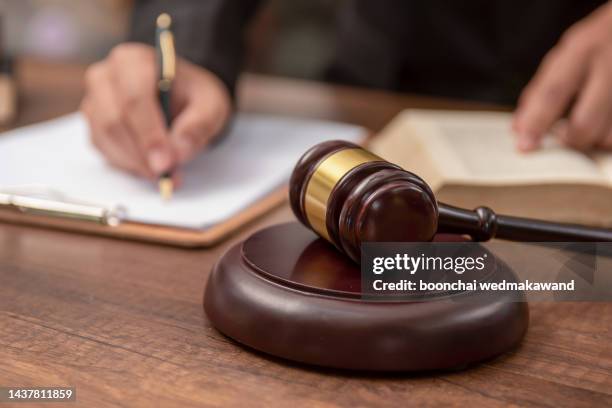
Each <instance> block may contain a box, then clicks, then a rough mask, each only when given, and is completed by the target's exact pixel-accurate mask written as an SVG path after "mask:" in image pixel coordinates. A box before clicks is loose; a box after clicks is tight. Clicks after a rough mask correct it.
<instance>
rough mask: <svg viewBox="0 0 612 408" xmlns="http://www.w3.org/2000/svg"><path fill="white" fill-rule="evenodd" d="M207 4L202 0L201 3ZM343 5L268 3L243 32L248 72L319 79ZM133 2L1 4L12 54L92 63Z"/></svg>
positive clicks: (332, 0) (327, 0)
mask: <svg viewBox="0 0 612 408" xmlns="http://www.w3.org/2000/svg"><path fill="white" fill-rule="evenodd" d="M201 1H206V0H201ZM342 2H343V1H342V0H291V1H287V0H270V1H267V2H264V6H263V7H262V8H261V10H260V12H259V14H258V15H257V17H256V19H255V20H254V21H253V24H252V25H251V27H250V29H249V30H248V31H247V44H248V53H247V56H246V65H247V67H246V68H247V69H248V70H250V71H255V72H262V73H268V74H273V75H283V76H292V77H300V78H312V79H317V78H320V77H321V75H322V72H323V69H324V67H325V66H326V64H327V61H328V60H329V57H330V55H331V53H332V52H333V49H332V44H333V41H331V38H332V37H333V26H334V21H335V15H336V11H337V9H338V7H340V6H341V5H342ZM131 8H132V0H0V15H1V16H2V19H3V28H2V34H3V37H4V38H3V40H2V41H3V43H4V49H5V50H6V51H8V52H9V53H10V54H12V55H17V56H19V55H34V56H39V57H44V58H52V59H58V60H72V61H80V62H93V61H96V60H98V59H101V58H103V57H104V56H105V55H106V54H107V53H108V51H109V50H110V49H111V48H112V47H113V46H114V45H115V44H117V43H119V42H120V41H122V40H124V38H125V35H126V32H127V29H128V24H129V16H130V11H131Z"/></svg>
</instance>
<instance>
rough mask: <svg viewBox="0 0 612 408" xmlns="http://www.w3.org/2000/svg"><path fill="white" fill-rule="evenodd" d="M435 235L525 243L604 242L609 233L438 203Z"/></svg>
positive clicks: (611, 235) (488, 209) (487, 210)
mask: <svg viewBox="0 0 612 408" xmlns="http://www.w3.org/2000/svg"><path fill="white" fill-rule="evenodd" d="M438 211H439V216H438V232H440V233H453V234H467V235H470V236H471V237H472V238H473V239H474V240H475V241H488V240H489V239H491V238H500V239H507V240H512V241H525V242H538V241H541V242H546V241H557V242H606V241H612V229H605V228H595V227H585V226H581V225H574V224H563V223H556V222H548V221H538V220H533V219H529V218H519V217H511V216H507V215H497V214H495V212H493V210H491V209H490V208H487V207H478V208H476V209H475V210H473V211H471V210H465V209H463V208H457V207H453V206H450V205H446V204H442V203H439V207H438Z"/></svg>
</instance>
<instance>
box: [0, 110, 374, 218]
mask: <svg viewBox="0 0 612 408" xmlns="http://www.w3.org/2000/svg"><path fill="white" fill-rule="evenodd" d="M365 135H366V131H365V129H363V128H361V127H358V126H352V125H346V124H341V123H335V122H328V121H317V120H308V119H296V118H284V117H275V116H268V115H256V114H238V115H237V117H236V118H235V120H234V121H233V123H232V125H231V128H230V130H229V132H228V134H227V135H225V137H224V138H222V139H221V140H220V141H219V142H218V143H216V144H215V145H213V146H212V147H210V148H209V149H208V150H206V151H205V152H203V153H202V154H201V155H200V156H199V157H198V158H197V159H195V160H194V161H192V162H191V163H189V164H188V165H187V166H185V167H184V168H183V169H182V172H183V185H182V186H181V187H180V188H179V189H178V190H177V191H176V192H175V195H174V197H173V198H172V199H171V200H170V201H167V202H165V201H163V200H162V199H161V198H160V195H159V192H158V191H157V183H155V182H152V181H148V180H143V179H141V178H138V177H135V176H131V175H129V174H126V173H124V172H122V171H120V170H117V169H115V168H113V167H111V166H110V165H108V164H107V163H106V162H105V160H104V159H103V157H102V156H101V155H100V154H99V153H98V152H97V151H96V150H95V149H94V148H93V146H92V145H91V143H90V141H89V136H88V128H87V124H86V122H85V120H84V118H83V117H82V116H81V115H80V114H78V113H75V114H71V115H68V116H65V117H62V118H59V119H55V120H52V121H48V122H43V123H40V124H36V125H32V126H28V127H25V128H21V129H16V130H13V131H10V132H6V133H4V134H1V135H0V191H3V190H4V191H10V192H12V193H15V192H18V191H22V190H23V191H28V192H34V191H38V190H44V191H47V192H51V193H53V194H54V195H58V194H61V195H62V196H65V197H66V198H68V199H70V200H78V201H84V202H87V203H91V204H95V205H100V206H104V207H108V208H111V207H115V206H122V207H124V208H125V209H126V210H127V217H126V218H127V219H128V220H130V221H138V222H143V223H147V224H159V225H168V226H176V227H186V228H194V229H199V228H205V227H208V226H211V225H214V224H217V223H219V222H222V221H224V220H227V219H229V218H230V217H232V216H233V215H235V214H237V213H238V212H240V211H241V210H243V209H245V208H246V207H248V206H249V205H251V204H253V203H254V202H255V201H257V200H259V199H261V198H263V197H264V196H266V195H267V194H269V193H271V192H272V191H274V190H276V189H277V188H279V187H280V186H282V185H283V183H286V182H287V181H288V180H289V176H290V174H291V171H292V170H293V166H294V165H295V163H296V162H297V160H298V159H299V157H300V156H301V155H302V154H303V153H304V152H305V151H306V150H307V149H308V148H310V147H311V146H313V145H315V144H317V143H320V142H323V141H325V140H331V139H344V140H349V141H353V142H359V141H361V140H362V139H363V138H364V137H365Z"/></svg>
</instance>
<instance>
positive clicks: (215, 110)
mask: <svg viewBox="0 0 612 408" xmlns="http://www.w3.org/2000/svg"><path fill="white" fill-rule="evenodd" d="M157 80H158V78H157V67H156V56H155V49H154V48H153V47H150V46H148V45H143V44H137V43H125V44H120V45H118V46H116V47H115V48H114V49H113V50H112V51H111V52H110V54H109V55H108V57H107V58H106V59H104V60H102V61H100V62H97V63H95V64H93V65H91V66H90V67H89V68H88V69H87V72H86V75H85V96H84V98H83V101H82V102H81V111H82V112H83V113H84V115H85V117H86V119H87V121H88V123H89V127H90V130H91V132H90V135H91V140H92V142H93V144H94V145H95V146H96V147H97V148H98V149H99V150H100V151H101V152H102V154H103V155H104V157H105V158H106V159H107V160H108V161H109V162H110V163H111V164H112V165H114V166H116V167H118V168H121V169H123V170H126V171H129V172H131V173H134V174H137V175H139V176H142V177H147V178H155V177H157V176H159V175H160V174H162V173H164V172H166V171H168V170H171V169H173V168H174V167H175V166H176V165H177V164H179V163H184V162H186V161H188V160H190V159H191V158H193V157H194V156H195V155H196V154H197V153H198V152H199V151H200V150H201V149H202V148H203V147H204V146H206V145H207V144H208V143H209V142H210V141H211V140H212V139H213V138H214V137H215V136H216V135H217V134H218V133H219V131H220V130H221V129H222V128H223V126H224V124H225V122H226V121H227V119H228V117H229V115H230V111H231V102H230V95H229V92H228V90H227V88H226V87H225V85H224V84H223V83H222V82H221V80H219V79H218V78H217V77H216V76H215V75H214V74H213V73H211V72H210V71H207V70H206V69H204V68H201V67H199V66H197V65H194V64H192V63H190V62H188V61H186V60H184V59H181V58H179V59H178V60H177V67H176V78H175V81H174V83H173V88H172V100H171V111H172V116H173V121H172V126H171V128H170V129H167V128H166V124H165V121H164V117H163V114H162V110H161V107H160V104H159V101H158V96H157Z"/></svg>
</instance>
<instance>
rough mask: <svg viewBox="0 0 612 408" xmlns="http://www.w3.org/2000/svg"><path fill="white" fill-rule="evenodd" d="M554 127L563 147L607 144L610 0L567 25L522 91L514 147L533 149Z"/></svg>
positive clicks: (611, 87)
mask: <svg viewBox="0 0 612 408" xmlns="http://www.w3.org/2000/svg"><path fill="white" fill-rule="evenodd" d="M572 103H573V105H572ZM570 106H571V110H570V111H569V114H568V118H567V120H563V121H560V122H559V120H560V119H562V117H563V115H564V113H565V112H567V111H568V109H569V108H570ZM555 125H557V126H555ZM553 127H555V132H554V133H555V135H556V136H557V137H558V138H559V140H560V141H561V143H563V144H565V145H567V146H571V147H574V148H577V149H581V150H586V149H590V148H596V147H600V148H608V149H610V148H612V3H608V4H605V5H603V6H601V7H600V8H599V9H597V10H596V11H595V12H593V13H592V14H591V15H590V16H588V17H586V18H585V19H584V20H582V21H579V22H578V23H576V24H575V25H574V26H572V27H570V29H569V30H567V31H566V32H565V34H564V35H563V37H562V38H561V41H560V42H559V43H558V44H557V45H556V46H555V47H554V48H553V49H552V50H551V51H550V52H549V53H548V54H547V55H546V57H545V58H544V60H543V61H542V64H541V65H540V67H539V69H538V71H537V73H536V75H535V76H534V78H533V79H532V80H531V82H530V83H529V84H528V85H527V87H526V88H525V89H524V90H523V93H522V95H521V97H520V99H519V103H518V108H517V110H516V112H515V114H514V121H513V128H514V130H515V132H516V134H517V146H518V148H519V149H520V150H523V151H530V150H535V149H537V148H538V147H539V146H540V143H541V140H542V139H543V137H544V136H545V135H546V133H547V132H549V131H551V130H552V129H553Z"/></svg>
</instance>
